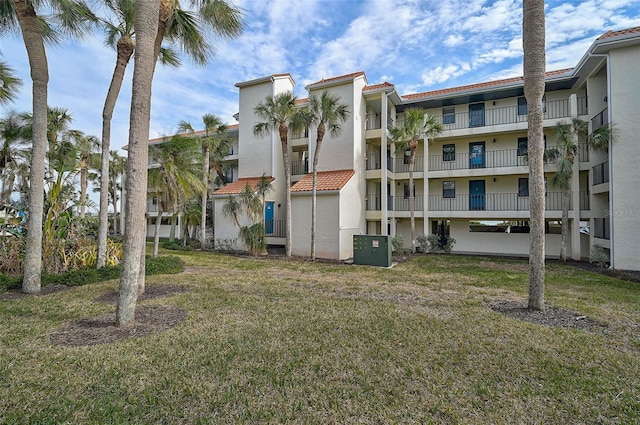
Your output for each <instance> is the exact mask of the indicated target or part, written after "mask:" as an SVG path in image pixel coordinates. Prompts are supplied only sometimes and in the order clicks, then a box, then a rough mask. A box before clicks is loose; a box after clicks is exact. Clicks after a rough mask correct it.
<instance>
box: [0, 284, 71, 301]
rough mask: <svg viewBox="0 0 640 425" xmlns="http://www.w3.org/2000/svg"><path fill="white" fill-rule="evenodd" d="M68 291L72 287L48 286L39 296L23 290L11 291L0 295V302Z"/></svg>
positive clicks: (44, 287)
mask: <svg viewBox="0 0 640 425" xmlns="http://www.w3.org/2000/svg"><path fill="white" fill-rule="evenodd" d="M67 289H71V287H70V286H65V285H47V286H43V287H42V288H40V293H39V294H25V293H24V292H22V290H21V289H9V290H8V291H7V292H5V293H3V294H0V300H19V299H22V298H27V297H41V296H43V295H50V294H55V293H58V292H61V291H66V290H67Z"/></svg>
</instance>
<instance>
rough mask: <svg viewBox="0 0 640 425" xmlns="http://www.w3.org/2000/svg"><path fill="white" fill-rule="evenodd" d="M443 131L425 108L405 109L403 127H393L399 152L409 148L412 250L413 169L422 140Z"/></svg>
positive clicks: (413, 228) (413, 242)
mask: <svg viewBox="0 0 640 425" xmlns="http://www.w3.org/2000/svg"><path fill="white" fill-rule="evenodd" d="M440 131H442V126H441V125H440V123H439V122H437V121H436V119H435V117H434V116H433V115H428V114H427V111H425V110H424V109H415V108H409V109H407V110H406V111H404V124H403V125H402V127H394V128H392V129H391V137H392V139H393V141H394V143H395V144H396V149H397V151H398V152H404V151H406V150H407V149H409V211H410V214H411V252H415V249H416V219H415V206H416V205H415V193H414V187H413V170H414V168H415V162H416V151H417V149H418V146H419V145H420V140H424V141H425V142H426V143H429V142H431V141H433V140H434V139H435V137H436V135H438V133H440Z"/></svg>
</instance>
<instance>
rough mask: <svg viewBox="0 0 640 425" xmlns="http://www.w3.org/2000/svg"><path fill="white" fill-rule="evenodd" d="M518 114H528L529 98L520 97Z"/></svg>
mask: <svg viewBox="0 0 640 425" xmlns="http://www.w3.org/2000/svg"><path fill="white" fill-rule="evenodd" d="M518 115H527V98H525V97H519V98H518Z"/></svg>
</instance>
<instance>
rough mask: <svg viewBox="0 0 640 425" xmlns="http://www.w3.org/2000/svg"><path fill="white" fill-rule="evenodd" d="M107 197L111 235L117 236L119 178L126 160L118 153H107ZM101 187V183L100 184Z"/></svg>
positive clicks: (123, 170) (124, 167) (120, 187)
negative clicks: (111, 222)
mask: <svg viewBox="0 0 640 425" xmlns="http://www.w3.org/2000/svg"><path fill="white" fill-rule="evenodd" d="M109 158H110V159H109V197H110V198H111V203H112V205H113V234H114V235H116V234H118V199H119V196H118V192H119V191H120V190H121V189H122V186H121V184H120V183H119V179H120V176H122V174H123V173H124V172H125V171H126V170H127V159H126V158H124V157H122V156H120V155H119V154H118V151H110V152H109ZM100 185H101V186H102V181H101V183H100Z"/></svg>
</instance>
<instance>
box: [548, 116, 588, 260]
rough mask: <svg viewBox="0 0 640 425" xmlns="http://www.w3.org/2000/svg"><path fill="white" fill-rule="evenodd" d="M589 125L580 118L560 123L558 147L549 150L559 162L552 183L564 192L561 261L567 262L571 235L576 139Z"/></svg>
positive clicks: (557, 128) (557, 126) (576, 151)
mask: <svg viewBox="0 0 640 425" xmlns="http://www.w3.org/2000/svg"><path fill="white" fill-rule="evenodd" d="M586 130H587V123H586V122H584V121H582V120H581V119H579V118H574V119H573V120H572V122H571V124H564V123H558V124H557V125H556V137H557V139H558V146H557V147H556V149H554V150H547V152H546V153H547V155H548V153H549V152H551V153H552V155H553V156H557V158H554V159H556V160H557V164H558V165H557V167H558V170H557V171H556V174H555V175H554V176H553V179H551V183H552V184H553V185H554V186H555V187H557V188H558V189H560V190H562V227H561V237H560V241H561V242H560V261H567V243H568V235H569V206H570V203H571V178H572V177H573V166H574V159H575V156H576V155H577V154H578V144H577V140H576V138H577V137H578V136H579V135H581V134H584V133H586ZM547 159H548V158H547Z"/></svg>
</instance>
